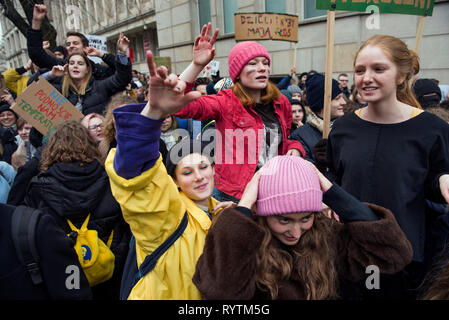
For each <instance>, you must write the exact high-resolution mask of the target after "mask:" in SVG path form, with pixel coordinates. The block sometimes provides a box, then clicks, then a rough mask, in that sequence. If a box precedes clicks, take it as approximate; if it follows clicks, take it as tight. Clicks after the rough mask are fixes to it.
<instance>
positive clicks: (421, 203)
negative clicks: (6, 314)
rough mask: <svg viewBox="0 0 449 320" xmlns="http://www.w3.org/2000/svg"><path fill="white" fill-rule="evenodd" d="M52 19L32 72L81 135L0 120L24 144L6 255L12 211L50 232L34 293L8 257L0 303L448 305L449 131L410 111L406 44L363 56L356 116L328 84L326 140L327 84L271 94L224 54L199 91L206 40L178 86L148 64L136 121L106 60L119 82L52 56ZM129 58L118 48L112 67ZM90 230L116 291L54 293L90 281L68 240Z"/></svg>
mask: <svg viewBox="0 0 449 320" xmlns="http://www.w3.org/2000/svg"><path fill="white" fill-rule="evenodd" d="M45 14H46V7H45V6H44V5H36V7H35V11H34V16H33V24H32V29H31V30H30V31H29V39H28V45H29V51H30V58H31V59H32V61H33V62H34V63H35V64H36V65H37V66H38V67H39V68H41V69H42V70H40V71H39V72H40V74H42V75H43V76H44V77H46V78H47V79H49V80H50V81H51V83H52V84H53V85H54V86H55V87H57V88H59V89H60V90H61V92H62V93H63V95H64V96H66V97H68V98H69V100H70V99H71V101H72V100H73V101H72V103H73V104H74V105H75V106H76V107H77V108H78V109H79V110H80V111H81V112H82V113H83V114H84V115H85V117H84V118H83V119H82V121H80V122H78V121H68V122H65V123H63V124H62V125H60V126H59V127H58V128H57V129H56V130H54V132H51V133H50V134H49V135H48V136H47V137H42V135H40V134H39V133H38V132H33V131H32V129H30V128H29V125H28V127H27V123H26V122H25V123H23V124H21V123H20V122H19V121H18V120H17V119H16V118H17V115H16V114H15V113H14V112H13V111H12V110H10V109H9V108H5V110H4V111H2V112H1V113H0V120H1V123H2V130H3V132H2V138H3V136H4V135H6V136H7V137H9V139H11V137H13V138H14V137H15V135H14V131H15V130H16V131H18V130H20V132H18V135H19V136H20V137H21V139H22V141H23V143H21V142H20V143H19V144H18V145H17V148H18V150H17V151H18V152H17V151H16V152H17V153H18V155H17V157H18V156H20V155H22V158H21V160H20V161H21V162H20V161H19V160H17V161H16V162H15V163H17V164H16V166H17V169H16V170H14V168H13V171H12V172H14V175H12V176H11V175H9V176H8V181H9V182H8V187H9V189H8V192H9V197H7V199H8V201H7V203H8V205H4V204H0V209H1V211H2V214H1V216H2V218H1V219H2V223H0V228H1V231H2V232H0V234H1V244H2V246H3V245H9V246H12V248H14V244H12V243H13V234H14V232H15V231H16V230H14V228H12V227H11V221H14V212H15V209H16V206H18V205H26V206H27V207H31V208H33V209H38V211H37V212H39V214H40V215H41V217H40V221H47V222H46V226H44V225H42V224H38V228H37V229H36V233H37V234H36V239H37V240H38V241H40V243H39V244H38V245H37V251H38V253H39V255H40V256H41V260H42V261H41V263H40V265H41V266H40V268H41V269H42V270H41V274H42V275H43V278H44V279H43V283H41V284H39V287H38V288H39V289H36V290H33V289H32V288H33V285H32V284H31V282H32V281H34V278H33V277H34V276H35V273H33V272H35V271H36V270H35V269H33V270H31V271H30V273H29V274H28V273H27V271H29V270H27V268H26V267H25V266H24V265H23V263H22V261H21V260H20V254H19V251H20V250H19V249H18V250H17V252H15V251H14V250H4V251H3V252H2V254H1V255H2V261H8V264H4V265H2V268H0V284H1V285H0V288H1V289H0V298H1V299H48V298H51V299H91V298H93V299H108V300H116V299H137V300H141V299H145V300H161V299H175V300H179V299H194V300H197V299H218V300H221V299H226V300H227V299H241V300H252V299H288V300H292V299H307V300H333V299H343V300H345V299H376V298H392V299H421V298H425V299H434V298H437V299H441V298H445V297H448V294H447V292H449V284H448V283H447V282H445V281H447V278H448V277H447V274H448V273H449V264H448V263H447V261H448V260H449V252H448V251H447V249H446V244H447V241H448V235H449V224H448V223H447V221H448V218H447V214H448V213H447V212H446V210H441V206H443V207H444V204H446V203H449V161H448V160H447V157H446V155H447V154H448V147H449V125H448V123H447V122H445V121H444V120H442V119H441V118H439V117H437V116H435V115H433V114H431V113H429V112H426V111H424V110H423V109H422V107H421V105H420V102H419V101H418V100H417V99H416V97H417V96H418V94H417V93H416V92H417V90H418V89H416V90H415V91H414V90H413V88H414V82H415V80H416V78H415V75H416V74H417V73H418V72H419V57H418V56H417V55H416V54H415V53H414V52H412V51H410V50H409V49H408V48H407V46H406V45H405V43H404V42H403V41H401V40H400V39H397V38H395V37H391V36H381V35H376V36H373V37H371V38H369V39H368V40H367V41H366V42H365V43H364V44H363V45H362V46H361V47H360V49H359V51H358V52H357V53H356V55H355V59H354V85H355V89H356V90H357V97H358V99H359V101H363V105H357V104H356V103H355V102H354V101H351V98H349V99H348V97H347V95H348V93H347V90H344V88H346V87H344V88H343V87H342V85H341V83H340V84H339V83H338V82H337V81H336V80H334V81H333V84H332V95H331V99H332V101H331V131H330V135H329V137H328V139H322V131H323V121H324V120H323V107H324V100H323V99H324V76H323V75H322V74H319V73H318V72H315V71H313V72H309V73H307V74H301V75H300V77H297V76H296V75H295V71H296V70H293V71H292V75H291V76H289V77H287V78H286V80H283V82H282V81H281V83H280V84H278V85H275V84H274V83H272V82H271V81H270V65H271V63H272V60H271V56H270V54H269V52H268V51H267V50H266V48H265V47H264V46H263V45H262V44H260V43H259V42H255V41H244V42H239V43H237V44H236V45H235V46H234V47H233V48H232V49H231V51H230V53H229V56H228V66H229V70H228V72H229V80H228V79H224V81H222V83H221V84H219V85H218V87H217V85H215V84H216V83H217V82H218V79H216V81H215V83H214V82H213V80H210V81H207V82H205V81H198V80H197V79H198V76H199V74H200V72H201V71H202V70H203V69H204V68H205V67H206V66H207V65H208V64H209V62H210V61H212V60H213V59H214V57H215V48H214V45H215V42H216V39H217V36H218V33H219V31H218V29H216V30H212V24H211V23H209V24H208V25H205V26H203V28H202V30H201V34H200V35H199V36H198V37H197V38H196V39H195V42H194V45H193V60H192V62H191V63H190V64H189V66H188V67H187V68H186V69H185V70H184V71H183V72H182V73H181V74H180V75H175V74H168V72H167V69H166V68H165V67H156V65H155V63H154V57H153V54H152V53H151V52H147V54H146V59H147V64H148V69H149V74H150V77H149V79H148V84H147V91H148V95H147V96H146V99H145V100H146V101H144V102H140V103H139V102H138V100H137V99H135V98H134V97H132V96H130V95H127V94H126V91H127V86H129V84H130V82H132V80H133V75H132V64H131V62H130V61H129V59H128V58H127V57H126V56H125V55H124V54H122V53H119V54H118V55H117V57H116V58H115V57H113V58H112V59H111V57H106V58H107V59H108V61H110V62H112V61H114V62H113V63H112V65H113V66H112V67H111V69H108V68H105V67H101V66H96V65H95V64H93V63H92V62H90V61H89V60H88V58H87V57H86V54H85V53H89V52H90V53H94V54H96V55H98V56H102V57H103V59H104V58H105V56H106V55H103V54H102V53H101V52H94V51H95V50H93V51H92V49H88V47H87V45H86V44H85V43H83V38H82V36H79V35H75V34H70V35H68V38H67V39H68V42H67V51H68V55H67V56H66V57H64V58H62V59H58V58H55V57H51V55H49V54H48V53H47V52H45V51H44V52H42V50H41V49H43V48H42V39H41V35H40V31H39V29H40V23H41V22H42V20H43V19H44V17H45ZM128 45H129V41H128V39H127V38H126V37H125V36H123V35H121V37H120V39H119V41H118V51H119V52H122V51H123V49H125V48H126V47H127V46H128ZM32 52H34V53H32ZM37 52H39V54H40V57H39V58H38V57H37ZM44 54H45V55H46V56H45V57H46V58H42V57H43V55H44ZM45 68H46V69H45ZM346 77H347V75H346ZM142 81H143V80H142ZM228 82H229V83H230V84H229V86H225V85H224V84H225V83H228ZM211 83H213V84H214V86H215V87H217V89H214V93H212V92H210V91H209V90H210V89H211V88H215V87H214V86H210V84H211ZM200 86H203V88H202V89H201V90H199V89H197V88H199V87H200ZM128 89H129V88H128ZM195 89H197V90H195ZM208 89H209V90H208ZM208 91H209V92H208ZM111 96H114V97H113V98H112V99H111ZM440 97H441V92H440ZM8 99H9V98H8ZM352 102H354V109H356V110H355V111H352V112H348V111H347V109H345V107H346V105H347V104H350V103H352ZM2 110H3V109H2ZM3 112H9V113H11V114H12V116H10V117H8V116H9V113H5V115H4V116H3ZM3 118H4V119H3ZM183 119H189V120H192V119H193V121H195V120H196V121H202V122H203V123H204V124H206V123H207V124H209V123H212V122H213V123H214V126H215V129H213V130H214V139H213V141H212V140H209V137H208V135H206V134H204V132H205V131H203V134H199V135H196V134H192V132H188V130H187V134H183V133H182V131H183V130H182V128H181V125H180V124H181V123H182V120H183ZM14 126H15V127H14ZM19 126H20V128H19ZM208 130H210V129H208ZM184 131H186V130H184ZM32 139H34V140H38V143H34V144H33V145H32V146H33V148H31V146H30V141H31V140H32ZM27 141H28V144H26V142H27ZM13 143H14V141H13ZM24 147H25V149H23V148H24ZM26 148H28V149H26ZM24 150H25V151H24ZM23 155H24V157H25V158H23ZM12 158H14V157H12ZM5 164H7V163H6V162H5ZM3 167H5V168H6V166H2V167H1V168H3ZM6 170H7V169H5V171H6ZM0 178H1V177H0ZM5 178H6V177H5ZM10 180H12V181H10ZM5 189H6V188H5ZM2 192H3V184H2ZM438 204H439V205H438ZM429 212H430V213H429ZM36 214H37V213H36ZM86 225H87V228H88V229H92V230H95V231H96V232H97V234H98V239H99V240H101V241H102V242H103V243H105V244H107V246H108V247H109V249H110V250H111V252H112V254H113V256H114V263H113V265H114V266H113V273H112V272H111V275H110V276H108V278H107V279H106V280H102V281H101V283H100V284H97V283H95V285H92V281H91V274H89V273H88V272H87V271H86V276H84V274H83V276H82V277H81V278H80V280H79V285H80V287H81V290H79V291H72V292H64V293H62V292H61V291H63V287H62V286H63V285H64V284H55V283H54V281H56V280H57V281H61V279H63V273H64V272H65V270H63V264H62V263H56V264H53V265H52V264H51V261H52V259H58V258H57V257H58V256H61V257H63V258H62V259H63V261H64V263H67V264H70V265H74V266H76V267H78V268H79V269H80V270H83V269H82V268H83V267H82V264H83V261H82V258H80V257H78V258H79V261H78V259H77V254H76V252H75V249H74V245H75V242H76V235H75V236H73V230H81V229H82V228H83V227H84V226H86ZM74 228H75V229H74ZM436 233H438V234H436ZM64 234H65V235H71V236H69V237H68V238H66V237H64ZM69 240H70V241H69ZM51 242H58V244H57V245H53V246H51V247H50V248H51V249H52V250H53V251H52V252H49V249H48V248H46V247H45V246H43V244H44V243H51ZM84 254H86V253H85V252H84ZM83 258H86V256H83ZM369 266H376V267H377V268H378V270H379V277H380V282H381V286H380V289H378V290H374V291H372V290H368V288H366V282H365V280H366V276H367V275H366V270H367V268H368V267H369ZM437 267H438V268H439V269H438V272H436V271H435V270H437V269H436V268H437ZM52 274H53V275H54V279H53V278H52Z"/></svg>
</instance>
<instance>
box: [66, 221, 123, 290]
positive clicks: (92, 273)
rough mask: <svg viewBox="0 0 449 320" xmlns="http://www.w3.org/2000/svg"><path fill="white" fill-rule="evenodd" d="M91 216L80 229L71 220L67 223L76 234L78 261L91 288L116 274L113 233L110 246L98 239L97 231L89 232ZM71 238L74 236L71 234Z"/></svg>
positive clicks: (109, 242)
mask: <svg viewBox="0 0 449 320" xmlns="http://www.w3.org/2000/svg"><path fill="white" fill-rule="evenodd" d="M89 218H90V214H89V215H88V216H87V218H86V220H85V221H84V222H83V225H82V226H81V228H80V229H77V228H76V227H75V226H74V225H73V223H72V222H70V220H67V222H68V223H69V225H70V228H71V229H72V230H73V231H74V232H76V243H75V251H76V253H77V254H78V260H79V262H80V264H81V267H83V271H84V274H85V275H86V277H87V280H88V281H89V285H90V286H91V287H93V286H95V285H97V284H100V283H102V282H105V281H106V280H109V279H111V277H112V274H113V273H114V262H115V256H114V254H113V253H112V251H111V249H110V248H109V247H110V245H111V242H112V237H113V232H111V235H110V236H109V240H108V245H106V244H105V243H104V242H103V241H102V240H101V239H100V238H98V232H97V230H88V229H87V224H88V223H89ZM68 236H69V237H72V236H73V232H71V233H70V234H69V235H68Z"/></svg>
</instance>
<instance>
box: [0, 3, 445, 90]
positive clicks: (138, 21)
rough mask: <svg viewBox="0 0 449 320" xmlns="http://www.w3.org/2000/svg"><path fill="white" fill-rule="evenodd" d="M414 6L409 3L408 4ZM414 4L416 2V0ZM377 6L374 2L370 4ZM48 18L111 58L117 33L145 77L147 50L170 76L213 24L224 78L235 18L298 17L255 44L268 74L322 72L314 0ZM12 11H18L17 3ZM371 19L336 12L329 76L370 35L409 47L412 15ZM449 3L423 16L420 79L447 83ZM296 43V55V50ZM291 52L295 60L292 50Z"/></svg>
mask: <svg viewBox="0 0 449 320" xmlns="http://www.w3.org/2000/svg"><path fill="white" fill-rule="evenodd" d="M412 1H413V0H412ZM416 1H417V0H416ZM374 2H375V1H374ZM45 3H46V4H47V6H48V7H49V9H50V12H49V17H50V19H51V21H52V23H53V25H54V26H55V27H56V28H57V30H58V38H57V42H58V44H63V41H64V38H65V33H66V31H67V30H68V29H76V30H78V31H80V32H83V33H85V34H90V35H97V36H104V37H106V38H107V42H108V45H107V48H108V51H109V52H111V53H115V50H116V49H115V43H116V40H117V38H118V36H119V33H120V31H123V32H124V33H125V35H127V36H128V38H130V40H131V47H132V48H133V51H134V58H135V64H134V69H136V70H139V71H141V72H144V73H147V72H148V70H147V67H146V63H145V49H150V50H152V51H153V52H154V53H155V55H156V56H161V57H169V58H170V59H171V62H172V71H173V72H176V73H180V72H182V70H183V69H184V68H185V67H186V66H187V65H188V64H189V63H190V61H191V59H192V48H193V41H194V39H195V37H196V36H197V35H198V34H199V32H200V30H201V26H202V24H203V23H207V22H208V21H211V22H212V24H213V27H214V28H215V27H216V28H219V29H220V35H219V38H218V40H217V43H216V49H217V56H216V59H215V60H217V61H219V62H220V74H221V76H226V75H227V74H228V72H227V67H228V66H227V57H228V54H229V51H230V50H231V48H232V47H233V45H234V44H235V43H236V41H235V39H234V22H233V15H234V13H237V12H238V13H252V12H275V13H286V14H292V15H297V16H298V18H299V29H298V39H299V41H298V43H297V44H296V43H292V42H285V41H272V40H264V41H261V42H262V43H263V45H265V46H266V48H267V49H268V51H269V52H270V54H271V56H272V60H273V63H272V68H271V72H272V75H273V76H275V77H281V76H283V75H285V74H287V73H288V72H289V70H290V68H291V66H292V64H293V63H294V61H296V67H297V73H300V72H303V71H309V70H311V69H314V70H317V71H318V72H324V68H325V60H326V56H325V52H326V50H325V49H326V48H325V46H326V11H320V10H316V9H315V0H133V1H126V0H115V1H111V0H98V1H94V0H79V1H76V0H52V1H45ZM17 7H20V5H18V6H17ZM369 17H370V15H369V14H367V13H361V12H345V11H337V13H336V21H335V37H334V41H335V48H334V52H335V56H334V63H333V72H334V77H336V76H337V75H338V74H339V73H341V72H346V73H348V74H349V75H350V78H351V75H352V72H351V71H352V64H353V59H354V55H355V52H356V51H357V49H358V47H359V46H360V45H361V44H362V43H363V41H364V40H366V39H367V38H369V37H370V36H371V35H373V34H378V33H380V34H390V35H393V36H396V37H399V38H401V39H402V40H404V41H405V42H406V43H407V44H408V45H409V47H410V48H413V47H414V43H415V37H416V32H417V27H418V21H419V17H418V16H412V15H401V14H381V15H380V16H379V19H378V21H377V22H378V24H377V25H375V26H374V27H373V25H370V24H369V21H367V19H369ZM448 17H449V1H448V0H435V5H434V11H433V15H432V16H431V17H426V19H425V24H424V31H423V38H422V40H421V46H420V50H419V54H420V58H421V70H422V71H421V73H420V76H423V77H431V78H437V79H439V80H440V81H441V83H449V72H448V71H449V59H448V56H447V52H449V19H448ZM5 20H7V19H5V18H4V17H3V18H2V26H3V36H4V39H3V41H4V45H5V54H6V59H7V64H8V66H19V65H22V64H24V63H25V62H26V59H27V54H26V42H25V38H24V37H23V36H22V35H21V34H20V33H19V32H18V31H17V29H16V28H14V27H12V24H11V23H10V22H9V21H5ZM295 46H296V50H295ZM295 52H296V56H294V53H295Z"/></svg>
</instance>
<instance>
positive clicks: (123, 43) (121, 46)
mask: <svg viewBox="0 0 449 320" xmlns="http://www.w3.org/2000/svg"><path fill="white" fill-rule="evenodd" d="M129 43H130V41H129V39H128V37H126V36H124V35H123V32H120V36H119V38H118V40H117V50H118V52H120V53H124V54H126V51H127V50H128V48H129Z"/></svg>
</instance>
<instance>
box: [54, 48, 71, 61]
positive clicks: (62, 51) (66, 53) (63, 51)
mask: <svg viewBox="0 0 449 320" xmlns="http://www.w3.org/2000/svg"><path fill="white" fill-rule="evenodd" d="M56 51H57V52H61V53H62V54H63V55H64V59H65V58H67V56H68V52H67V49H66V48H64V47H63V46H57V47H56V48H55V49H54V50H53V52H56Z"/></svg>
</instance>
